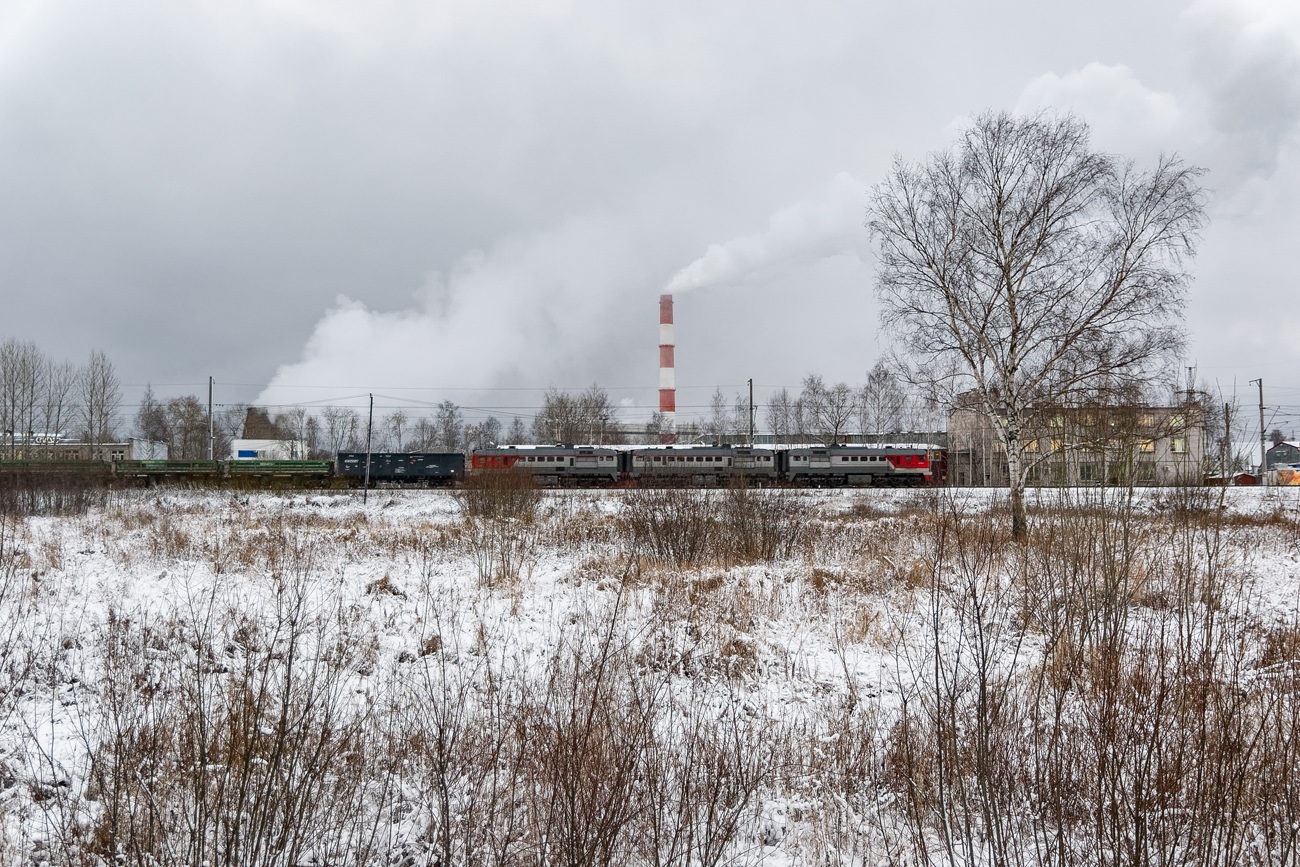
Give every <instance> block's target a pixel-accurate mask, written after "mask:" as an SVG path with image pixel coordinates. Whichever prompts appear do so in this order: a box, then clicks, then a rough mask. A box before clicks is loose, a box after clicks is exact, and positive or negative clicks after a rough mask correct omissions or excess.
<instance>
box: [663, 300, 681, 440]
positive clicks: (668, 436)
mask: <svg viewBox="0 0 1300 867" xmlns="http://www.w3.org/2000/svg"><path fill="white" fill-rule="evenodd" d="M659 412H661V413H663V417H664V426H663V428H662V429H661V431H660V433H659V442H661V443H675V442H677V383H676V382H675V381H674V376H673V296H671V295H660V296H659Z"/></svg>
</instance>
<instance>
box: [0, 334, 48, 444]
mask: <svg viewBox="0 0 1300 867" xmlns="http://www.w3.org/2000/svg"><path fill="white" fill-rule="evenodd" d="M45 371H46V363H45V355H44V354H43V353H42V352H41V350H40V348H39V347H37V345H36V344H35V343H22V342H19V341H17V340H8V341H5V343H4V345H2V346H0V428H3V430H4V431H5V432H6V434H7V435H8V438H9V456H10V457H14V456H15V455H16V454H17V452H16V449H17V443H20V442H22V443H28V442H30V441H31V437H32V435H33V434H35V433H36V431H37V428H38V425H39V422H38V421H37V415H38V409H39V407H40V404H41V396H42V393H43V391H44V379H45Z"/></svg>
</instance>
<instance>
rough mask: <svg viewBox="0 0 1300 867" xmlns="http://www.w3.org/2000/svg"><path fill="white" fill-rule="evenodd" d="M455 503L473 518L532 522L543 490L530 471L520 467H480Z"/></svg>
mask: <svg viewBox="0 0 1300 867" xmlns="http://www.w3.org/2000/svg"><path fill="white" fill-rule="evenodd" d="M455 497H456V502H457V503H459V504H460V507H461V510H462V511H463V512H464V513H465V515H467V516H468V517H471V518H493V519H496V518H508V519H512V520H518V521H532V520H533V518H534V517H535V516H536V514H537V506H538V504H539V503H540V502H541V499H542V492H541V490H539V489H538V487H537V483H536V481H535V480H534V479H533V476H532V474H531V473H527V472H524V471H521V470H513V469H509V470H479V471H476V472H475V473H474V474H473V475H471V476H469V477H468V478H467V479H466V480H465V484H464V485H462V486H461V487H460V488H458V489H457V490H456V492H455Z"/></svg>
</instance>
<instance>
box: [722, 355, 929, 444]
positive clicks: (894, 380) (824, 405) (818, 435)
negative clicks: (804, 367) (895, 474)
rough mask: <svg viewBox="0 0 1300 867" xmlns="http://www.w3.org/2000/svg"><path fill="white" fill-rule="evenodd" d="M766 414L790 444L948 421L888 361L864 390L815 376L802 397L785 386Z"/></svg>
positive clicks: (877, 435)
mask: <svg viewBox="0 0 1300 867" xmlns="http://www.w3.org/2000/svg"><path fill="white" fill-rule="evenodd" d="M715 399H716V398H715ZM765 415H766V421H767V430H769V431H771V432H772V433H773V434H774V435H775V436H776V439H777V441H778V442H785V443H790V442H821V443H826V444H831V443H838V442H844V441H845V439H846V438H847V437H848V436H849V435H850V434H858V435H866V436H869V437H872V438H874V439H875V440H877V441H883V440H885V439H887V438H888V437H889V435H890V434H898V433H903V432H907V431H933V430H938V429H940V428H941V427H942V426H943V424H944V419H943V417H942V413H941V411H940V408H939V406H938V405H937V404H936V403H935V402H934V401H933V400H931V399H928V398H926V397H925V396H924V395H922V394H918V393H915V392H913V391H912V390H910V389H909V388H908V387H907V385H906V384H905V383H904V382H903V381H902V380H901V379H900V378H899V377H898V376H897V375H896V374H895V373H894V371H893V370H892V369H891V368H890V367H889V366H888V365H887V364H886V363H885V362H884V361H883V360H881V361H877V362H876V364H875V365H874V366H873V367H872V368H871V370H870V371H868V373H867V378H866V381H865V382H864V383H863V384H862V386H860V387H858V388H854V387H853V386H850V385H849V384H848V383H845V382H837V383H834V384H833V385H828V384H827V383H826V382H825V381H824V380H823V379H822V378H821V377H820V376H818V375H816V374H810V375H809V376H807V377H805V378H804V381H803V385H802V388H801V389H800V391H799V393H798V394H797V395H792V394H790V392H789V390H788V389H784V388H783V389H781V390H779V391H777V392H776V393H775V394H773V395H772V397H771V399H770V401H769V402H768V405H767V408H766V413H765Z"/></svg>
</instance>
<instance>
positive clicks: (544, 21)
mask: <svg viewBox="0 0 1300 867" xmlns="http://www.w3.org/2000/svg"><path fill="white" fill-rule="evenodd" d="M1039 107H1057V108H1063V109H1071V110H1074V111H1077V112H1078V113H1080V114H1081V115H1082V116H1083V117H1084V118H1085V119H1086V120H1087V121H1088V122H1089V123H1091V124H1092V126H1093V129H1094V140H1095V142H1096V144H1097V145H1098V146H1100V147H1102V148H1104V149H1106V150H1109V151H1112V152H1115V153H1120V154H1124V155H1127V156H1132V157H1134V158H1137V159H1138V160H1139V161H1150V160H1151V159H1152V158H1153V157H1154V156H1155V155H1157V154H1158V153H1159V152H1160V151H1161V150H1166V151H1177V152H1179V153H1180V154H1182V155H1184V156H1185V157H1186V158H1187V159H1188V160H1190V161H1192V162H1195V163H1197V164H1200V165H1203V166H1205V167H1206V168H1208V169H1209V170H1210V171H1209V174H1208V175H1207V177H1206V183H1207V185H1208V186H1210V187H1211V188H1213V190H1214V204H1213V208H1212V214H1211V216H1212V222H1211V224H1210V226H1209V227H1208V229H1207V230H1206V232H1205V234H1204V238H1203V243H1202V246H1201V255H1200V257H1199V258H1198V260H1197V262H1196V263H1195V266H1194V268H1195V273H1196V282H1195V284H1194V285H1193V287H1192V290H1191V302H1190V305H1189V308H1188V318H1187V322H1188V326H1189V329H1190V331H1191V334H1192V345H1191V352H1190V355H1189V358H1188V359H1187V361H1186V363H1188V364H1195V365H1197V366H1198V371H1199V376H1200V378H1201V379H1203V380H1207V381H1209V382H1211V383H1214V382H1216V381H1217V382H1218V383H1219V384H1220V385H1222V386H1223V387H1224V388H1225V389H1226V390H1231V388H1232V385H1233V383H1234V381H1235V382H1236V384H1237V387H1238V390H1239V392H1241V393H1242V394H1243V395H1246V386H1245V383H1246V380H1249V379H1251V378H1254V377H1257V376H1263V378H1264V380H1265V384H1266V386H1267V387H1268V388H1269V392H1268V395H1267V397H1268V402H1269V403H1270V404H1280V405H1286V406H1297V405H1300V373H1298V372H1300V312H1298V311H1300V299H1298V298H1297V293H1296V291H1295V289H1294V284H1295V280H1296V276H1295V275H1296V274H1297V270H1298V269H1297V262H1296V259H1297V255H1298V254H1297V243H1296V239H1297V237H1300V233H1298V231H1297V230H1298V229H1300V219H1297V216H1296V210H1295V207H1294V203H1295V202H1296V201H1297V196H1298V194H1300V147H1297V122H1298V121H1300V4H1296V3H1295V2H1292V0H1249V2H1232V0H1198V2H1194V3H1191V4H1190V5H1189V3H1188V2H1187V0H1176V2H1175V0H1170V2H1165V0H1144V2H1141V3H1134V2H1132V0H1124V2H1111V0H1099V2H1093V3H1089V4H1074V3H1071V4H1065V3H1061V4H1050V3H1043V2H1042V0H1025V2H983V3H970V2H912V3H897V2H890V3H884V2H863V0H856V2H845V3H833V2H815V3H804V4H793V3H789V2H780V3H765V2H758V0H744V2H735V3H707V2H705V3H701V2H699V0H692V2H689V3H671V2H661V3H653V4H647V3H614V2H609V0H602V2H592V3H585V2H560V0H546V2H487V0H471V2H418V3H383V2H371V3H366V4H360V3H354V2H346V3H337V4H330V3H327V2H320V0H302V2H264V3H252V2H247V3H241V2H232V0H221V2H211V3H203V2H188V3H173V2H127V0H121V2H115V3H98V2H86V3H61V2H21V0H18V2H14V0H10V2H7V3H4V4H0V281H3V282H2V284H0V285H2V286H3V289H0V293H2V300H0V339H3V338H7V337H19V338H21V339H30V340H34V341H36V342H37V343H38V344H39V345H41V346H42V347H43V348H44V349H45V350H46V351H47V352H50V353H52V354H54V355H56V356H59V357H64V356H66V357H69V358H74V359H83V358H84V357H85V356H86V355H87V354H88V352H89V350H90V349H91V348H102V349H104V350H106V351H107V352H108V354H109V355H110V357H111V358H112V359H113V360H114V361H115V362H116V363H117V366H118V369H119V372H120V373H121V376H122V379H123V381H124V382H125V383H127V384H129V385H131V386H132V388H131V389H129V390H128V394H129V396H130V397H134V395H135V394H136V393H137V387H138V386H139V385H141V384H143V383H145V382H147V381H148V382H153V383H154V384H155V387H156V390H157V391H158V392H160V393H162V394H174V393H180V392H197V391H200V390H201V389H203V390H205V389H206V381H207V376H209V375H212V376H214V377H216V380H217V383H218V386H217V391H218V395H217V396H218V401H223V400H227V401H234V400H249V399H253V398H255V397H258V398H260V399H261V400H263V401H264V402H268V403H277V404H278V403H293V402H298V401H303V400H310V399H315V398H319V397H322V396H325V395H330V394H332V395H350V394H356V393H359V392H367V391H374V392H378V393H380V394H383V395H387V396H388V397H386V398H384V401H385V402H386V403H389V404H391V403H392V402H393V401H392V400H391V398H392V397H404V398H409V399H411V400H423V401H435V400H439V399H443V398H451V399H453V400H457V401H459V402H462V403H472V404H477V405H483V404H492V405H494V406H496V407H498V410H497V411H498V414H500V415H503V416H506V417H508V415H509V413H511V412H515V411H518V412H522V413H528V412H530V409H529V408H530V407H531V406H533V405H535V404H536V403H537V402H538V393H537V392H536V391H529V390H528V389H538V388H543V387H546V386H557V387H573V388H578V387H582V386H584V385H587V384H590V383H591V382H593V381H597V382H600V383H602V384H604V385H606V386H607V387H609V389H610V391H611V392H612V393H613V394H614V396H615V397H616V398H617V399H626V400H628V401H629V402H631V403H633V404H635V405H637V406H641V407H649V406H651V405H653V404H654V402H655V393H654V388H655V386H656V384H657V378H658V377H657V370H656V365H657V358H658V354H657V350H656V343H657V333H658V332H657V310H658V308H657V296H658V294H659V293H660V292H661V291H663V290H664V287H665V286H667V285H670V284H672V285H673V286H674V289H675V291H676V292H677V303H676V312H677V323H678V324H677V335H678V351H677V364H678V371H677V378H678V383H679V386H681V387H682V389H683V390H682V391H681V392H680V393H679V398H678V402H679V407H681V406H685V407H691V406H694V405H698V404H703V403H706V402H707V396H708V394H709V393H710V392H711V391H712V389H713V388H714V386H715V385H721V386H723V387H724V390H727V391H729V392H734V391H736V390H738V389H739V388H740V385H741V383H743V382H744V381H745V380H746V379H748V378H750V377H753V378H754V380H755V382H756V383H757V384H758V385H759V386H760V389H763V388H767V387H771V386H779V385H792V386H793V385H797V383H798V382H799V380H800V379H801V378H802V377H803V376H804V375H805V374H807V373H810V372H818V373H821V374H822V375H823V376H825V377H826V378H828V379H830V380H841V379H843V380H848V381H850V382H858V381H861V380H862V378H863V376H864V373H865V371H866V370H867V369H868V368H869V367H870V366H871V365H872V363H873V362H874V361H875V360H876V358H877V357H878V356H879V355H880V353H881V351H882V347H883V346H884V345H885V343H887V338H888V335H884V334H881V332H880V328H879V325H878V322H877V317H876V305H875V303H874V300H873V292H872V283H873V268H874V266H873V260H872V255H871V249H870V244H869V238H868V236H867V232H866V230H865V229H863V228H862V220H863V210H864V208H865V205H866V201H867V191H868V190H869V188H870V186H871V185H873V184H875V183H877V182H879V181H880V180H881V179H882V178H883V176H884V173H885V171H886V170H887V168H888V165H889V161H890V159H891V158H892V156H893V155H894V154H895V153H898V154H902V155H903V156H904V157H907V158H911V159H919V158H922V157H924V156H925V154H926V153H927V152H928V151H932V150H935V149H938V148H941V147H944V146H946V145H947V144H948V143H949V142H950V141H951V138H952V135H953V130H954V129H955V128H956V126H957V125H958V124H959V123H960V122H961V119H962V118H963V117H965V116H968V115H970V114H972V113H975V112H978V111H980V110H982V109H985V108H996V109H1003V108H1005V109H1016V110H1021V111H1030V110H1034V109H1037V108H1039ZM510 389H521V390H519V391H513V390H510ZM761 393H762V392H761V391H760V394H761ZM1247 399H1248V402H1249V401H1250V400H1253V392H1252V393H1251V394H1250V395H1247ZM690 413H691V410H690V409H687V410H685V413H684V414H687V415H689V414H690ZM633 415H635V412H634V411H629V417H632V416H633ZM1297 416H1300V411H1297V410H1293V409H1288V410H1286V411H1285V414H1284V415H1282V416H1279V417H1278V423H1279V425H1280V426H1282V427H1288V426H1290V427H1293V428H1300V420H1297Z"/></svg>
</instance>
